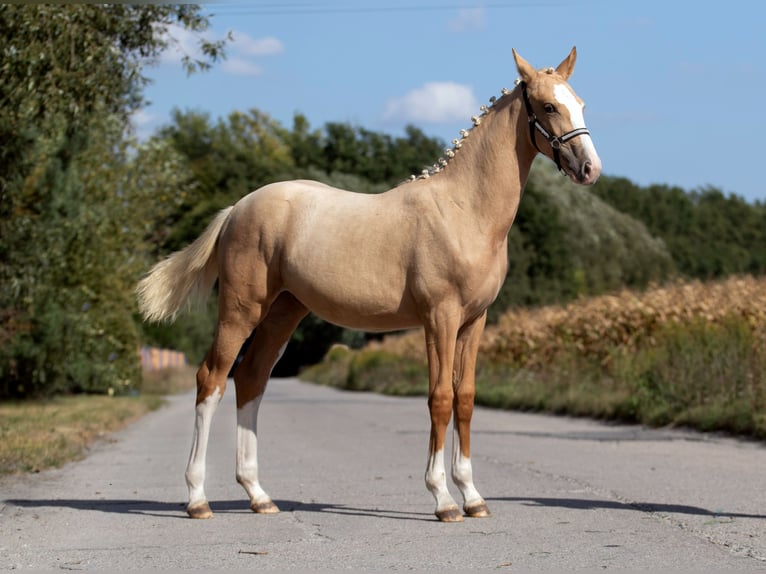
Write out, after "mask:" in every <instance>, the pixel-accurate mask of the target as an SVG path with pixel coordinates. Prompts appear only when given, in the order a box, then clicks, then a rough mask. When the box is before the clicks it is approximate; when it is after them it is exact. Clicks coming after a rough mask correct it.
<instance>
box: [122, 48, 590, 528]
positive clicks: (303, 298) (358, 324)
mask: <svg viewBox="0 0 766 574" xmlns="http://www.w3.org/2000/svg"><path fill="white" fill-rule="evenodd" d="M513 55H514V58H515V60H516V67H517V68H518V71H519V74H520V76H521V78H520V79H521V81H520V82H519V83H518V86H517V87H516V88H515V89H514V90H513V91H507V90H503V95H502V97H500V98H498V99H497V100H495V99H494V98H493V99H492V100H490V102H491V106H490V107H486V106H483V107H482V111H483V113H482V115H481V116H474V118H473V123H474V124H475V127H473V128H472V129H471V131H470V132H466V131H463V132H461V133H462V134H463V138H462V139H461V140H460V141H458V140H454V141H453V143H454V144H455V148H454V149H450V150H448V151H447V154H446V155H447V156H448V157H449V159H448V160H447V159H441V160H440V164H437V165H436V166H434V169H433V170H428V171H424V173H423V174H422V175H421V176H420V177H417V178H415V177H413V178H411V180H410V181H409V182H405V183H403V184H401V185H399V186H397V187H395V188H393V189H391V190H389V191H387V192H385V193H382V194H379V195H366V194H360V193H350V192H347V191H342V190H339V189H335V188H332V187H329V186H327V185H323V184H320V183H317V182H313V181H286V182H281V183H273V184H270V185H267V186H265V187H262V188H260V189H258V190H256V191H254V192H252V193H250V194H248V195H247V196H245V197H243V198H242V199H241V200H240V201H238V202H237V203H236V204H235V205H234V206H231V207H229V208H227V209H225V210H223V211H222V212H221V213H219V214H218V216H217V217H216V218H215V220H214V221H213V222H212V223H211V224H210V225H209V227H208V228H207V229H206V230H205V232H204V233H203V234H202V235H201V236H200V237H199V238H198V239H197V240H195V241H194V242H193V243H192V244H191V245H189V246H188V247H186V248H185V249H183V250H182V251H179V252H177V253H174V254H172V255H171V256H170V257H169V258H168V259H165V260H164V261H162V262H160V263H158V264H157V265H155V266H154V268H153V269H152V270H151V272H150V273H149V274H148V275H147V276H146V277H145V278H144V279H143V280H141V282H140V283H139V284H138V287H137V293H138V299H139V306H140V309H141V312H142V313H143V316H144V317H145V318H146V319H147V320H164V319H171V320H172V319H173V318H174V317H175V315H176V313H177V312H178V311H179V310H180V309H181V308H182V307H183V306H184V305H185V304H186V303H187V302H189V301H191V300H192V299H194V298H195V297H197V296H202V295H206V294H207V293H208V292H209V291H210V290H211V289H212V287H213V284H214V282H215V280H216V277H217V278H218V323H217V326H216V331H215V337H214V339H213V343H212V346H211V347H210V351H209V352H208V354H207V358H206V359H205V361H204V362H203V364H202V365H201V366H200V368H199V371H198V372H197V406H196V421H195V427H194V435H193V443H192V449H191V456H190V459H189V464H188V467H187V470H186V482H187V485H188V487H189V503H188V506H187V512H188V514H189V516H191V517H192V518H208V517H211V516H212V512H211V510H210V506H209V504H208V501H207V498H206V496H205V491H204V481H205V453H206V450H207V444H208V436H209V431H210V422H211V418H212V417H213V413H214V411H215V410H216V406H217V405H218V402H219V401H220V399H221V396H222V395H223V392H224V389H225V387H226V379H227V375H228V373H229V370H230V368H231V366H232V364H233V363H234V360H235V358H236V357H237V353H238V351H239V350H240V348H241V347H242V344H243V343H244V342H245V340H246V339H247V338H248V336H249V335H250V334H251V333H252V332H253V330H254V329H256V327H257V330H255V336H254V339H253V341H252V344H251V345H250V346H249V348H248V351H247V353H246V354H245V357H244V358H243V360H242V363H241V364H240V365H239V367H237V369H236V371H235V372H234V383H235V387H236V395H237V397H236V398H237V470H236V477H237V481H238V482H239V483H240V484H241V485H242V486H243V487H244V489H245V490H246V492H247V494H248V496H249V497H250V507H251V509H252V510H253V511H254V512H258V513H274V512H278V511H279V510H278V508H277V507H276V505H275V504H274V503H273V502H272V500H271V498H270V497H269V495H268V494H266V492H265V491H264V490H263V488H261V484H260V482H259V481H258V463H257V449H258V439H257V432H256V422H257V418H258V407H259V405H260V403H261V399H262V397H263V393H264V391H265V389H266V383H267V380H268V378H269V376H270V374H271V370H272V368H273V366H274V364H275V363H276V361H277V360H278V359H279V357H280V356H281V352H282V351H283V350H284V346H285V345H286V344H287V341H288V339H289V338H290V335H291V334H292V332H293V330H294V329H295V328H296V326H297V325H298V323H299V322H300V320H301V319H302V318H303V317H305V316H306V315H307V314H308V313H309V312H310V311H311V312H314V313H316V314H317V315H318V316H319V317H321V318H323V319H325V320H327V321H330V322H332V323H335V324H338V325H342V326H345V327H349V328H352V329H360V330H364V331H388V330H394V329H405V328H411V327H419V326H423V327H424V328H425V344H426V349H427V357H428V369H429V393H428V407H429V410H430V414H431V434H430V439H429V444H428V464H427V468H426V473H425V482H426V486H427V488H428V490H429V491H430V492H431V493H432V494H433V496H434V498H435V500H436V511H435V512H436V516H437V517H438V518H439V520H441V521H444V522H456V521H461V520H462V519H463V515H462V513H461V512H460V509H459V507H458V505H457V504H456V503H455V500H454V499H453V498H452V496H451V495H450V494H449V492H448V490H447V483H446V473H445V465H444V444H445V434H446V431H447V426H448V424H449V421H450V418H451V416H452V414H453V413H454V417H455V420H454V429H455V430H454V440H453V452H452V479H453V481H454V482H455V484H456V485H457V487H458V488H459V490H460V493H461V494H462V498H463V511H464V512H465V514H466V515H467V516H473V517H482V516H488V515H489V510H488V508H487V505H486V503H485V502H484V499H483V498H482V497H481V495H480V494H479V492H478V491H477V490H476V488H475V486H474V483H473V473H472V468H471V447H470V425H471V416H472V414H473V401H474V371H475V366H476V354H477V351H478V347H479V339H480V337H481V334H482V331H483V329H484V324H485V320H486V309H487V307H488V306H489V305H490V304H491V303H492V301H494V299H495V297H496V296H497V293H498V291H499V289H500V286H501V284H502V283H503V280H504V278H505V274H506V270H507V237H508V230H509V229H510V227H511V223H512V222H513V219H514V217H515V215H516V210H517V208H518V206H519V201H520V199H521V193H522V189H523V187H524V184H525V182H526V180H527V176H528V174H529V170H530V168H531V166H532V161H533V159H534V157H535V155H536V154H537V152H538V151H539V152H541V153H543V154H545V155H547V156H548V157H549V158H551V159H552V160H553V161H555V162H556V164H557V166H558V167H559V169H561V170H562V171H563V172H565V173H566V174H567V175H569V177H570V178H571V179H572V180H574V181H575V182H577V183H581V184H592V183H593V182H595V181H596V179H598V176H599V173H600V171H601V161H600V160H599V158H598V155H597V154H596V150H595V148H594V147H593V143H592V142H591V138H590V135H589V134H588V130H587V129H585V124H584V121H583V107H584V106H583V103H582V100H580V99H579V98H578V97H577V96H576V95H575V93H574V92H573V91H572V89H571V88H570V87H569V85H568V84H567V80H568V79H569V76H570V75H571V74H572V70H573V68H574V65H575V59H576V55H577V54H576V50H575V49H574V48H573V49H572V51H571V52H570V54H569V56H568V57H567V58H566V59H564V60H563V61H562V62H561V64H559V66H558V67H557V68H556V69H555V70H554V69H553V68H547V69H543V70H535V69H534V68H533V67H532V66H531V65H530V64H529V63H527V62H526V61H525V60H524V59H523V58H521V57H520V56H519V55H518V54H517V53H516V51H515V50H514V51H513ZM554 134H560V135H558V136H556V135H554Z"/></svg>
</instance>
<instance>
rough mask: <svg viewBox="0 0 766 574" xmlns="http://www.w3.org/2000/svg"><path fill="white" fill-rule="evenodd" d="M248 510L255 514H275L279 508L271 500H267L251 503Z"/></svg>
mask: <svg viewBox="0 0 766 574" xmlns="http://www.w3.org/2000/svg"><path fill="white" fill-rule="evenodd" d="M250 510H252V511H253V512H255V513H256V514H277V513H278V512H279V507H278V506H277V505H276V504H274V503H273V502H272V501H271V500H267V501H266V502H253V503H252V504H251V505H250Z"/></svg>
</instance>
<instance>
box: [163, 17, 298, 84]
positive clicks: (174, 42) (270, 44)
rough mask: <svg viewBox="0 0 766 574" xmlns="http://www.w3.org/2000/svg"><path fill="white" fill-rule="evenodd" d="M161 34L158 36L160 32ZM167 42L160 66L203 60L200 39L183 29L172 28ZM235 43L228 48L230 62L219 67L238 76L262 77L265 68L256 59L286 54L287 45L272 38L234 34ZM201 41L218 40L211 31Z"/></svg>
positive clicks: (166, 31) (224, 61)
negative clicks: (187, 57)
mask: <svg viewBox="0 0 766 574" xmlns="http://www.w3.org/2000/svg"><path fill="white" fill-rule="evenodd" d="M158 33H159V32H158ZM162 33H163V35H164V36H165V39H166V40H167V42H168V47H167V49H166V50H165V51H164V52H162V54H161V55H160V61H159V63H160V64H179V63H180V62H181V60H182V58H183V57H184V56H189V57H191V58H192V59H195V60H204V59H205V57H204V55H203V54H202V52H201V51H200V49H199V41H200V35H198V33H196V32H190V31H188V30H187V29H186V28H183V27H182V26H178V25H176V24H170V25H169V26H168V27H167V29H166V30H165V31H164V32H162ZM231 35H232V40H231V41H230V42H228V43H227V45H226V48H225V50H226V53H227V56H228V57H227V58H226V59H225V60H223V61H222V62H221V64H220V66H221V70H223V71H224V72H226V73H228V74H234V75H237V76H259V75H261V74H262V73H263V67H262V66H261V65H260V64H259V63H258V62H257V61H256V58H262V57H265V56H274V55H277V54H281V53H282V52H284V51H285V47H284V44H282V42H281V41H280V40H279V39H277V38H275V37H273V36H266V37H264V38H252V37H250V36H248V35H247V34H245V33H244V32H237V31H232V33H231ZM201 37H202V38H204V39H205V40H207V41H209V42H214V41H216V40H218V39H219V38H218V37H216V35H215V34H213V33H211V32H210V31H206V32H203V33H202V34H201Z"/></svg>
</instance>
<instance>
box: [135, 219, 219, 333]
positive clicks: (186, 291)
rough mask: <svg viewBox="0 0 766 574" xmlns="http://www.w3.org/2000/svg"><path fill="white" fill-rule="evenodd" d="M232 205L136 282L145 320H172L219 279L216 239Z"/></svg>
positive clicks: (139, 305)
mask: <svg viewBox="0 0 766 574" xmlns="http://www.w3.org/2000/svg"><path fill="white" fill-rule="evenodd" d="M232 208H233V206H231V207H227V208H226V209H224V210H222V211H221V212H219V213H218V215H217V216H216V217H215V219H214V220H213V221H212V222H211V223H210V224H209V225H208V226H207V229H205V231H204V233H203V234H202V235H200V236H199V237H198V238H197V239H196V240H195V241H194V242H193V243H191V244H190V245H188V246H186V247H185V248H184V249H182V250H181V251H176V252H175V253H173V254H172V255H170V256H169V257H168V258H167V259H164V260H163V261H160V262H159V263H157V264H156V265H155V266H154V267H152V269H151V271H149V273H148V274H147V275H146V277H144V278H143V279H141V281H139V282H138V285H137V286H136V295H137V297H138V309H139V311H140V312H141V315H143V317H144V319H145V320H147V321H173V320H174V319H175V318H176V315H177V314H178V312H179V311H181V310H182V308H184V307H189V306H191V305H192V304H193V303H194V302H197V301H201V300H204V298H205V297H207V295H208V294H209V293H210V291H211V290H212V288H213V284H214V283H215V280H216V278H217V277H218V266H217V261H218V256H217V250H216V246H217V245H218V237H219V236H220V234H221V231H222V230H223V228H224V225H225V224H226V222H227V220H228V218H229V213H230V212H231V210H232Z"/></svg>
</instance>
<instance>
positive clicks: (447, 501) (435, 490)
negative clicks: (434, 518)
mask: <svg viewBox="0 0 766 574" xmlns="http://www.w3.org/2000/svg"><path fill="white" fill-rule="evenodd" d="M426 488H428V490H429V491H430V492H431V494H433V496H434V498H435V499H436V512H439V511H442V510H447V509H449V508H456V507H457V503H456V502H455V499H454V498H452V495H451V494H450V493H449V491H448V490H447V475H446V473H445V472H444V451H443V450H438V451H436V452H435V453H433V455H430V456H429V457H428V467H427V468H426Z"/></svg>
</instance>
